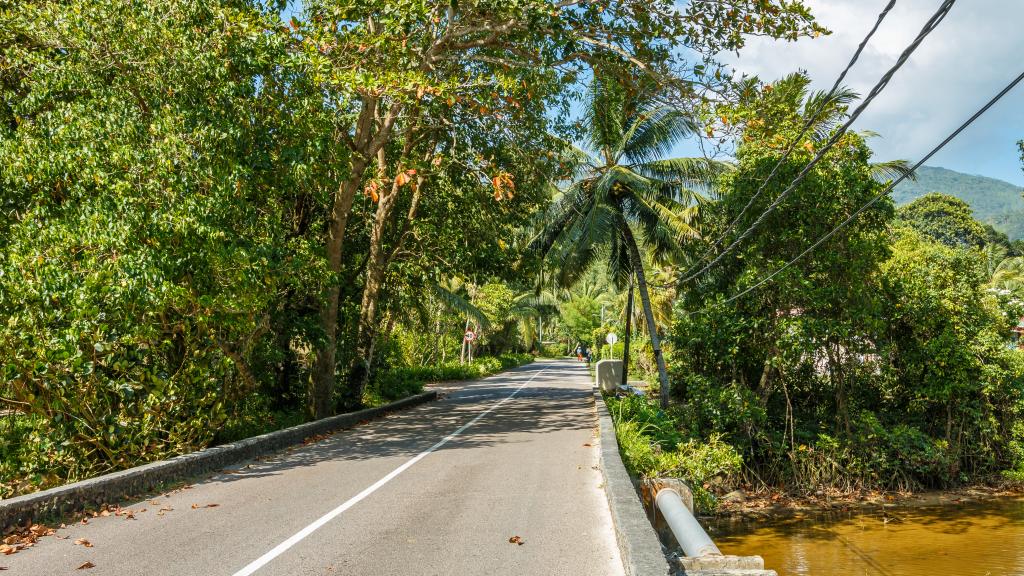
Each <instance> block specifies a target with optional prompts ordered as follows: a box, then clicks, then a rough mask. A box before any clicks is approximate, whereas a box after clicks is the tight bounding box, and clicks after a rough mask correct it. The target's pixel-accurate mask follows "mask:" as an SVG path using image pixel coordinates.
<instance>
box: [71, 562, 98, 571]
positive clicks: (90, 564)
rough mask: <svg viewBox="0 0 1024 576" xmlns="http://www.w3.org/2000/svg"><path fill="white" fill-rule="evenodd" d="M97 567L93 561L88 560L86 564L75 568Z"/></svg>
mask: <svg viewBox="0 0 1024 576" xmlns="http://www.w3.org/2000/svg"><path fill="white" fill-rule="evenodd" d="M95 567H96V565H95V564H93V563H92V562H86V563H85V564H82V565H81V566H79V567H78V568H75V570H86V569H88V568H95Z"/></svg>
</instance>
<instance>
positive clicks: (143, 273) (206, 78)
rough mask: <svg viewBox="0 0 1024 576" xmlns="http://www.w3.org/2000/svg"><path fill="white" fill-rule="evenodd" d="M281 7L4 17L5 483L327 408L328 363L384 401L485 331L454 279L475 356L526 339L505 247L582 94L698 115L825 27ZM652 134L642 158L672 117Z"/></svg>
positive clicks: (91, 0) (1, 384)
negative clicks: (760, 60)
mask: <svg viewBox="0 0 1024 576" xmlns="http://www.w3.org/2000/svg"><path fill="white" fill-rule="evenodd" d="M281 4H282V3H281V2H270V3H264V2H255V1H247V0H240V1H238V0H166V1H165V0H159V1H158V0H71V1H68V2H51V1H48V0H24V1H19V2H17V3H10V2H6V3H0V318H3V322H2V323H0V403H2V404H3V406H4V408H5V409H6V410H9V411H12V413H13V416H11V417H10V421H11V426H9V430H8V431H7V432H4V434H5V436H4V438H5V439H4V442H6V444H4V445H3V446H2V447H0V450H3V455H4V456H5V458H9V459H10V461H7V460H5V461H4V462H2V463H0V472H2V474H3V475H4V476H3V478H0V482H4V484H5V485H6V486H7V487H8V488H10V487H11V486H14V485H17V486H18V487H17V490H22V489H26V490H27V489H31V488H32V486H33V485H35V486H39V485H48V484H51V483H55V482H61V481H67V480H75V479H78V478H83V477H86V476H89V475H95V474H98V473H102V472H106V471H110V470H115V469H120V468H125V467H128V466H133V465H136V464H139V463H142V462H146V461H149V460H153V459H158V458H163V457H165V456H169V455H173V454H179V453H183V452H188V451H191V450H195V449H198V448H201V447H203V446H206V445H209V444H210V443H211V442H220V441H228V440H231V439H235V438H239V437H241V436H244V435H246V434H250V433H258V432H261V431H265V430H267V429H269V428H274V427H278V426H282V425H285V424H287V423H290V422H294V421H296V420H297V419H298V418H299V416H298V415H299V414H301V413H302V411H303V409H304V408H305V407H307V406H308V407H310V408H311V410H312V411H313V412H314V413H316V414H320V415H322V413H323V412H324V411H325V410H326V411H327V412H329V411H330V408H332V407H333V406H335V405H336V403H335V402H332V401H331V400H332V399H338V398H342V397H343V395H342V392H346V391H347V390H343V389H342V387H332V386H331V384H332V383H333V382H335V381H336V376H338V375H340V374H342V373H344V372H345V371H346V370H348V369H349V367H355V366H359V367H365V368H366V370H363V371H362V373H363V374H367V375H368V374H372V373H373V372H374V370H376V371H377V372H378V373H379V374H380V378H381V379H382V384H381V392H380V394H381V395H382V396H386V397H398V396H401V395H404V394H407V393H409V392H410V391H412V390H415V389H417V388H416V387H417V385H416V384H415V382H416V381H419V380H421V379H423V378H433V377H435V376H438V375H441V376H444V375H446V374H433V373H425V372H424V373H413V374H405V375H403V373H402V372H401V371H402V370H406V369H409V370H415V366H417V365H419V364H426V365H432V366H444V365H449V364H450V363H451V359H452V358H454V357H455V356H456V355H457V352H456V350H457V349H458V346H459V344H461V333H462V330H463V329H464V322H465V318H466V316H467V315H468V316H471V317H473V316H476V317H477V320H481V318H480V317H479V316H480V315H481V314H484V313H483V312H481V313H480V314H478V312H479V310H478V309H476V307H474V306H472V302H474V295H472V294H469V293H468V292H469V291H468V290H463V291H460V290H459V289H458V288H459V287H457V286H446V289H447V288H452V290H447V291H442V290H436V289H435V288H436V287H437V286H440V285H441V284H446V283H448V282H449V281H452V280H453V279H456V278H462V279H467V284H472V285H473V286H477V285H484V286H485V289H484V291H483V296H482V297H481V298H482V301H480V299H477V300H476V301H477V302H478V303H479V304H481V305H482V306H483V307H484V308H488V307H489V310H488V311H487V312H486V313H487V314H488V318H490V319H491V320H492V321H493V322H494V323H495V324H496V326H493V327H489V330H488V331H487V332H485V343H484V346H485V347H487V349H488V352H490V353H492V354H498V353H502V352H507V351H510V350H521V349H525V347H526V346H528V345H529V343H530V342H531V341H532V340H531V337H530V330H532V325H533V324H534V320H536V318H537V317H538V316H539V315H542V314H541V310H542V307H541V306H542V303H540V302H538V301H530V300H529V298H528V297H525V296H524V295H527V294H531V293H532V290H531V288H532V286H523V285H521V282H522V281H523V280H522V277H523V270H522V269H520V268H519V267H518V265H519V264H520V262H521V261H522V260H523V258H522V256H523V252H524V248H525V244H526V243H525V242H523V241H521V240H520V239H518V238H517V236H518V232H519V231H520V230H521V229H522V228H523V226H524V225H525V224H526V223H527V222H528V220H529V219H530V217H531V215H532V214H533V213H535V212H536V211H537V210H539V209H540V208H542V207H543V206H544V205H545V203H546V202H547V200H548V191H549V188H548V186H549V182H550V181H551V180H552V179H554V178H557V177H564V176H565V175H566V171H567V169H568V168H569V166H568V164H566V163H565V162H564V161H565V158H564V156H563V154H561V152H562V150H561V149H559V148H558V147H557V146H556V145H555V142H556V141H560V142H564V141H567V140H571V139H573V138H574V137H575V136H577V135H578V134H577V133H578V130H577V129H576V127H575V126H574V122H573V120H574V119H573V118H571V116H572V103H573V102H574V101H576V99H577V98H578V97H579V96H580V92H581V88H582V84H581V78H589V77H591V73H592V71H593V67H600V68H601V70H602V71H606V72H608V73H609V74H611V75H615V76H619V77H622V78H627V77H630V76H633V75H634V74H635V72H636V68H635V67H636V65H638V64H639V66H640V68H642V69H643V70H646V71H647V72H649V73H650V75H653V76H658V77H659V80H660V83H661V86H662V88H664V89H665V90H666V91H668V92H673V91H675V92H679V93H680V94H683V95H684V96H683V100H685V101H686V102H687V103H691V101H692V100H694V99H696V102H692V103H693V104H694V105H699V104H700V102H699V101H700V100H701V98H700V97H699V96H697V97H696V98H695V96H694V91H693V90H691V87H690V81H691V80H688V79H687V78H698V77H699V78H700V80H699V83H700V84H701V85H702V86H704V85H713V86H717V87H724V85H725V83H726V82H725V80H724V79H723V78H721V75H720V74H716V73H715V72H716V70H717V67H716V65H715V64H714V63H713V62H712V61H711V60H710V59H709V58H710V56H711V55H713V54H716V53H718V52H719V51H721V50H723V49H728V50H734V49H738V48H740V47H742V45H743V43H744V41H745V38H746V36H747V35H750V34H757V35H768V36H774V37H780V38H785V39H789V40H792V39H796V38H797V37H800V36H806V35H817V34H820V33H823V32H824V30H823V29H822V28H821V27H820V26H818V25H817V24H816V23H815V22H814V19H813V17H812V16H811V15H810V13H809V12H808V10H807V8H806V7H805V6H804V4H803V2H801V1H799V0H797V1H792V0H786V1H781V0H765V1H759V2H756V3H751V2H749V1H747V0H725V1H723V2H718V3H715V5H714V6H707V7H705V6H702V5H693V6H683V7H677V6H676V3H675V2H673V1H672V0H655V1H654V2H653V3H652V2H651V1H650V0H627V1H625V2H619V3H615V4H613V5H598V4H596V3H583V4H579V5H575V6H568V7H563V8H559V9H553V8H552V4H551V2H550V1H548V0H517V1H515V2H505V1H490V0H488V1H483V2H468V3H467V2H463V3H459V2H453V3H451V4H450V5H445V4H443V3H442V4H439V5H434V4H428V3H422V2H421V3H416V2H379V1H373V2H367V1H335V0H310V1H308V2H304V3H303V9H304V15H303V18H302V21H301V22H300V21H298V20H297V21H294V22H292V23H290V25H284V23H282V22H281V20H280V15H279V12H278V10H279V9H280V6H281ZM684 47H686V48H688V49H689V50H685V51H684V50H682V48H684ZM684 52H685V54H686V58H689V57H691V56H692V55H693V54H700V55H706V56H708V57H709V58H707V59H705V58H701V59H700V60H701V62H700V63H697V62H688V61H686V60H684V59H683V58H684V57H683V56H681V54H683V53H684ZM668 71H680V72H681V74H680V75H675V74H674V73H669V72H668ZM648 120H649V121H648V122H647V124H648V125H650V126H653V127H654V129H651V130H648V131H645V132H643V133H642V134H639V135H638V138H637V139H636V140H635V142H633V145H632V146H631V153H633V152H636V153H637V156H636V157H637V159H640V157H641V156H645V155H650V154H651V153H653V152H656V151H664V143H665V142H668V141H670V140H671V136H673V135H675V136H678V135H679V134H680V132H679V130H678V128H679V127H680V126H683V124H684V123H685V122H684V121H685V118H683V115H682V114H680V113H679V112H677V111H664V110H663V111H661V112H658V113H657V114H656V118H652V119H648ZM673 126H675V128H673ZM553 133H557V136H558V137H559V138H556V137H555V136H554V135H553ZM647 159H648V160H649V159H650V158H647ZM695 166H696V168H700V164H699V163H697V164H693V163H689V164H685V165H683V164H679V163H661V164H659V163H653V164H648V165H646V169H649V170H648V172H649V173H646V174H645V175H644V177H645V178H654V177H658V178H667V181H668V182H669V183H670V184H672V182H673V180H672V179H673V178H674V177H675V176H678V175H679V174H682V173H683V172H685V170H689V169H692V168H694V167H695ZM684 169H685V170H684ZM690 175H692V171H691V172H690ZM676 188H678V187H676ZM648 189H651V188H648ZM389 191H390V192H389ZM676 193H678V190H677V191H676ZM638 206H639V204H638ZM638 209H639V210H642V209H643V206H640V208H638ZM648 216H649V215H648ZM648 220H649V218H648ZM662 220H664V221H668V222H670V223H671V222H676V219H675V218H670V217H666V216H663V217H662ZM340 222H345V223H346V224H348V223H349V222H350V223H351V225H349V226H348V228H347V229H346V228H345V227H344V226H342V225H340V224H339V223H340ZM337 226H340V228H337ZM676 228H678V226H677V227H676ZM661 240H664V239H661ZM652 241H653V240H652ZM665 244H666V243H665V242H661V245H665ZM342 248H344V257H342V252H343V251H342ZM488 281H491V283H490V284H488ZM510 293H511V297H510ZM453 296H454V297H453ZM335 297H336V298H335ZM335 303H336V304H337V306H336V308H337V309H336V310H335V307H334V306H333V304H335ZM467 304H468V306H467ZM483 324H485V323H484V322H481V325H483ZM533 340H536V338H533ZM353 342H354V343H355V345H353ZM375 345H376V346H375ZM364 356H365V357H364ZM371 356H372V357H371ZM353 357H355V358H353ZM353 360H355V361H353ZM519 360H521V359H518V360H517V361H519ZM318 362H321V363H322V364H323V366H322V367H321V368H323V369H322V370H317V369H316V368H317V367H318V366H317V363H318ZM509 362H511V360H509V361H502V360H500V359H499V360H491V359H481V360H480V361H479V362H478V363H477V364H475V365H474V366H476V368H474V369H475V370H476V371H477V375H479V374H482V373H485V372H489V371H493V370H496V369H498V368H499V367H501V366H505V365H508V363H509ZM353 371H354V372H358V371H356V370H353ZM392 373H393V375H391V376H389V374H392ZM456 375H458V374H456ZM389 379H390V380H389ZM325 381H326V382H327V383H328V386H326V387H323V386H320V384H322V383H323V382H325ZM310 383H313V386H312V387H310ZM357 392H358V390H357ZM332 396H333V398H332ZM358 400H359V397H358V394H356V398H355V402H358ZM15 440H18V441H17V442H16V441H15ZM26 479H27V480H28V481H27V483H26V482H22V481H24V480H26Z"/></svg>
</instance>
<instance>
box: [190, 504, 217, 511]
mask: <svg viewBox="0 0 1024 576" xmlns="http://www.w3.org/2000/svg"><path fill="white" fill-rule="evenodd" d="M217 506H220V504H207V505H206V506H200V505H199V504H193V505H192V509H193V510H197V509H199V508H216V507H217Z"/></svg>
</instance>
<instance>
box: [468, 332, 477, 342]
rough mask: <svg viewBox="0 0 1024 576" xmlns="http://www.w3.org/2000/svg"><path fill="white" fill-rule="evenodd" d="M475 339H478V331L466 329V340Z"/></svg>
mask: <svg viewBox="0 0 1024 576" xmlns="http://www.w3.org/2000/svg"><path fill="white" fill-rule="evenodd" d="M473 340H476V332H473V331H472V330H466V342H472V341H473Z"/></svg>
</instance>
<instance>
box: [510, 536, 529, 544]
mask: <svg viewBox="0 0 1024 576" xmlns="http://www.w3.org/2000/svg"><path fill="white" fill-rule="evenodd" d="M508 543H509V544H516V545H518V546H522V545H523V544H526V541H525V540H523V539H522V538H520V537H519V536H513V537H511V538H509V539H508Z"/></svg>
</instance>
